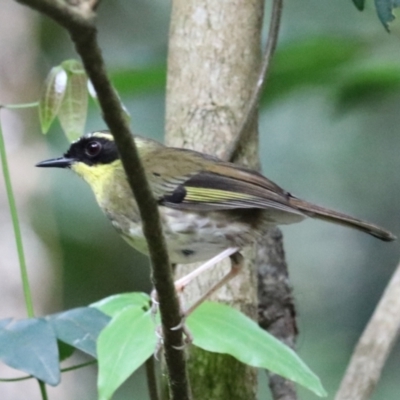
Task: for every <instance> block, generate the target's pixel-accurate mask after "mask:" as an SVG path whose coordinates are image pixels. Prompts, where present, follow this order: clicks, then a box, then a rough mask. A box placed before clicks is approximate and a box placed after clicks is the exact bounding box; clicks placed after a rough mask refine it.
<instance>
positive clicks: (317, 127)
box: [0, 0, 400, 400]
mask: <svg viewBox="0 0 400 400" xmlns="http://www.w3.org/2000/svg"><path fill="white" fill-rule="evenodd" d="M268 7H269V5H267V10H266V12H267V15H268V10H269V8H268ZM169 12H170V5H169V4H168V3H167V2H164V1H161V0H153V1H151V2H149V1H146V0H135V1H126V0H125V1H124V0H113V1H106V0H104V1H103V2H102V4H101V7H100V8H99V18H98V26H99V37H100V44H101V46H102V49H103V52H104V57H105V59H106V61H107V64H108V67H109V69H110V72H111V74H112V79H113V82H114V84H115V86H116V88H117V89H118V90H119V92H120V94H121V96H122V99H123V102H124V103H125V105H126V106H127V107H128V109H129V111H130V113H131V116H132V125H133V128H134V130H135V131H136V132H138V133H140V134H142V135H145V136H149V137H153V138H156V139H159V140H162V137H163V123H164V99H165V89H164V86H165V64H166V56H167V38H168V23H169ZM283 15H284V16H283V24H282V29H281V36H280V41H279V45H278V51H277V54H276V58H275V60H274V64H273V70H272V74H271V76H270V80H269V82H268V85H267V91H266V93H265V95H264V97H263V102H262V107H261V112H260V142H261V144H260V158H261V160H262V165H263V172H264V174H265V175H267V176H268V177H269V178H271V179H272V180H273V181H275V182H277V183H278V184H280V185H281V186H283V187H284V188H285V189H287V190H289V191H291V192H292V193H294V194H295V195H297V196H299V197H302V198H305V199H307V200H309V201H312V202H315V203H318V204H321V205H325V206H329V207H332V208H336V209H338V210H340V211H343V212H347V213H349V214H352V215H355V216H358V217H360V218H365V219H368V220H370V221H371V222H375V223H377V224H379V225H382V226H384V227H386V228H388V229H390V230H392V231H393V232H394V233H396V234H399V233H400V218H399V216H400V206H399V201H398V199H399V198H400V180H399V179H398V171H400V157H399V156H398V149H400V135H399V134H398V132H397V131H398V126H399V125H400V112H399V109H400V107H399V106H400V52H399V35H397V33H396V32H395V33H392V34H390V35H389V34H387V33H386V32H385V30H384V28H383V27H382V25H381V24H380V22H379V21H378V19H377V17H376V15H375V12H374V10H373V8H372V5H371V4H370V3H367V9H366V10H365V11H364V12H363V13H359V12H358V11H357V10H356V8H355V7H354V6H353V4H352V3H351V1H350V0H337V1H335V2H330V1H326V0H325V1H321V0H303V1H301V2H297V1H292V2H287V4H286V5H285V8H284V13H283ZM30 17H31V18H37V16H34V14H33V13H32V15H30ZM266 20H268V16H267V18H266ZM266 27H267V26H266ZM35 29H36V33H35V34H36V36H35V41H36V43H37V45H38V46H39V51H38V56H37V59H36V61H35V68H36V69H37V70H38V71H39V76H40V79H41V80H43V79H44V77H45V76H46V74H47V73H48V71H49V69H50V68H51V67H52V66H53V65H55V64H59V63H60V62H61V61H63V60H64V59H66V58H72V57H76V56H75V53H74V51H73V48H72V45H71V43H70V41H69V40H68V38H67V36H66V34H65V33H64V31H62V30H61V29H60V28H58V27H57V26H56V25H55V24H54V23H52V22H51V21H49V20H47V19H42V18H37V19H36V22H35ZM264 30H265V31H266V30H267V29H264ZM264 36H265V34H264ZM264 40H265V37H264ZM34 96H36V97H34V98H33V99H30V100H35V99H36V98H37V96H38V92H36V94H35V95H34ZM22 99H23V100H22ZM25 100H26V99H25V98H24V96H23V94H21V102H22V101H25ZM2 101H3V102H6V101H7V100H5V99H2ZM22 114H23V113H21V118H22V117H24V116H25V114H24V115H22ZM26 124H27V128H26V129H25V133H24V137H23V139H22V146H25V147H24V151H27V152H29V151H32V152H33V151H34V149H35V147H34V146H32V143H35V142H43V141H45V142H46V143H47V147H48V150H47V153H48V154H47V155H46V154H44V152H42V153H41V154H37V153H36V154H35V153H33V154H31V155H30V156H29V157H27V158H26V159H25V161H24V159H23V160H22V161H21V162H20V163H19V164H18V167H17V168H18V169H20V171H21V173H24V171H27V170H29V169H31V168H33V165H32V164H33V162H35V161H40V160H41V159H43V158H46V157H47V156H48V157H54V156H58V155H60V154H61V153H63V152H64V151H65V150H66V148H67V147H68V143H67V141H66V139H65V138H64V137H63V135H62V134H61V130H60V128H59V125H58V123H57V124H55V126H54V127H53V128H52V129H51V131H50V134H49V135H47V136H46V137H43V136H41V134H40V129H39V125H38V121H37V119H36V116H32V115H31V116H30V118H29V119H27V120H26ZM104 127H105V125H104V123H103V121H102V120H101V117H100V115H99V111H98V110H97V109H96V108H95V107H94V106H92V107H91V109H90V115H89V119H88V123H87V130H88V131H90V130H93V129H99V128H100V129H102V128H104ZM12 156H13V153H11V154H10V157H12ZM12 172H13V173H15V174H17V173H18V171H17V170H15V168H14V170H13V171H12ZM36 176H38V179H37V180H36V187H35V192H34V193H33V194H32V193H31V194H30V196H29V201H28V207H29V213H30V214H29V215H30V219H31V222H32V224H33V227H34V231H35V232H36V233H37V235H38V236H39V237H40V239H41V240H42V241H43V242H44V244H45V245H46V249H47V251H48V254H49V256H50V259H51V263H50V264H51V265H54V268H55V271H56V273H57V274H58V275H57V276H58V279H57V280H56V282H58V284H57V285H55V286H54V287H52V288H50V290H52V291H53V293H54V296H55V297H57V296H60V294H61V296H62V306H61V307H62V309H67V308H71V307H76V306H80V305H86V304H88V303H90V302H93V301H96V300H98V299H100V298H102V297H105V296H107V295H110V294H113V293H118V292H123V291H133V290H142V291H148V290H149V289H150V283H149V268H148V262H147V259H146V258H145V257H143V256H142V255H140V254H138V253H136V252H135V251H134V250H132V249H131V248H129V247H128V246H127V245H126V244H125V242H124V241H122V240H121V239H120V238H119V237H118V235H117V234H116V232H114V230H113V228H112V227H111V225H110V224H109V223H108V221H107V220H106V219H105V217H104V216H103V215H102V213H101V211H100V210H99V208H98V207H97V205H96V204H95V201H94V198H93V195H92V193H91V192H90V191H89V188H88V187H87V186H86V185H85V184H84V183H83V182H82V181H80V180H79V179H77V178H76V177H75V176H73V175H72V174H71V173H68V172H66V171H60V170H54V171H52V170H50V171H48V170H46V171H45V170H40V171H39V172H36ZM283 231H284V235H285V248H286V255H287V260H288V264H289V267H290V273H291V281H292V285H293V287H294V294H295V298H296V303H297V307H298V322H299V327H300V336H299V339H298V346H297V348H298V351H299V353H300V355H301V357H303V359H304V360H305V361H306V362H307V363H308V365H309V366H310V367H311V368H312V369H313V370H314V371H315V372H316V373H317V374H318V375H319V376H320V377H321V379H322V382H323V384H324V385H325V387H326V389H327V390H328V392H329V394H330V396H329V398H332V396H333V394H334V393H335V391H336V389H337V387H338V384H339V382H340V379H341V376H342V374H343V372H344V368H345V366H346V364H347V362H348V359H349V356H350V354H351V352H352V349H353V346H354V344H355V342H356V340H357V338H358V337H359V335H360V333H361V331H362V329H363V327H364V326H365V324H366V322H367V321H368V318H369V317H370V315H371V313H372V311H373V309H374V307H375V305H376V303H377V301H378V299H379V298H380V296H381V294H382V291H383V289H384V287H385V285H386V283H387V281H388V279H389V277H390V275H391V273H392V271H393V270H394V268H395V266H396V263H397V262H398V259H399V253H400V252H399V244H398V243H394V244H387V243H382V242H379V241H377V240H375V239H373V238H371V237H368V236H367V235H363V234H361V233H359V232H355V231H352V230H347V229H345V228H342V227H338V226H333V225H330V224H325V223H322V222H318V221H311V220H310V221H307V222H304V223H302V224H299V225H295V226H289V227H285V228H284V229H283ZM9 234H10V235H12V233H11V232H10V233H9ZM28 264H29V260H28ZM32 273H34V272H32ZM0 277H1V271H0ZM55 304H57V305H55ZM58 307H60V305H59V303H57V302H56V303H54V304H49V305H48V308H47V309H46V311H47V312H53V311H57V309H58ZM10 316H12V315H10ZM1 317H5V316H1ZM399 356H400V348H399V346H397V347H396V348H395V349H394V350H393V352H392V354H391V356H390V359H389V361H388V364H387V365H386V367H385V370H384V372H383V376H382V380H381V381H380V383H379V385H378V388H377V390H376V391H375V393H374V395H373V397H372V398H373V399H375V400H380V399H385V400H395V399H398V398H399V392H400V384H399V380H398V379H399V373H400V361H399ZM63 382H65V385H68V388H69V389H68V390H69V393H68V396H67V398H69V399H77V400H78V399H87V400H91V399H95V398H96V391H95V373H94V370H90V369H87V370H84V371H78V372H71V373H68V374H66V375H65V376H64V377H63ZM3 385H4V384H0V393H1V390H2V388H1V387H2V386H3ZM62 387H63V385H61V387H60V388H56V389H53V390H52V391H51V392H50V398H52V395H54V396H56V394H57V393H60V391H62V390H63V388H62ZM64 387H65V386H64ZM35 398H36V397H35ZM37 398H39V397H37ZM53 398H55V397H53ZM128 398H129V399H135V400H139V399H146V398H147V393H146V387H145V382H144V379H143V373H142V372H141V371H140V372H139V373H137V374H136V375H135V376H134V378H133V379H131V380H130V381H129V382H128V383H127V384H126V385H124V387H123V388H121V389H120V390H119V391H118V393H117V395H116V396H115V399H118V400H124V399H128ZM261 398H262V399H268V398H269V394H268V389H267V381H266V377H265V375H264V374H261V375H260V399H261ZM301 398H302V399H315V398H316V397H315V396H314V395H312V394H311V393H309V392H306V391H301ZM10 399H11V398H10ZM5 400H8V399H5Z"/></svg>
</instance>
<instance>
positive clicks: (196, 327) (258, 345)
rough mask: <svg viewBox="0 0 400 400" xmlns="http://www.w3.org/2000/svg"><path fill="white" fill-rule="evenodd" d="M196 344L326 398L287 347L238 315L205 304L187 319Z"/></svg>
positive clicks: (323, 391)
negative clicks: (266, 370)
mask: <svg viewBox="0 0 400 400" xmlns="http://www.w3.org/2000/svg"><path fill="white" fill-rule="evenodd" d="M187 326H188V328H189V330H190V331H191V333H192V335H193V338H194V341H193V344H194V345H196V346H198V347H200V348H202V349H204V350H208V351H212V352H215V353H224V354H230V355H231V356H233V357H235V358H236V359H238V360H239V361H241V362H243V363H245V364H248V365H251V366H253V367H258V368H265V369H268V370H269V371H271V372H273V373H276V374H278V375H281V376H283V377H285V378H288V379H290V380H292V381H294V382H297V383H299V384H300V385H302V386H304V387H306V388H307V389H309V390H311V391H313V392H314V393H316V394H317V395H319V396H326V392H325V390H324V388H323V387H322V385H321V382H320V380H319V378H318V377H317V376H316V375H315V374H314V373H313V372H312V371H311V370H310V369H309V368H308V367H307V365H306V364H305V363H304V362H303V361H302V360H301V359H300V357H299V356H298V355H297V354H296V353H295V352H294V351H293V350H292V349H290V348H289V347H288V346H286V345H284V344H283V343H282V342H280V341H279V340H278V339H276V338H275V337H274V336H272V335H270V334H269V333H268V332H266V331H264V330H263V329H261V328H260V327H259V326H258V325H257V324H256V323H255V322H254V321H253V320H251V319H250V318H248V317H246V316H245V315H244V314H242V313H240V312H239V311H237V310H235V309H233V308H231V307H228V306H227V305H224V304H220V303H212V302H205V303H203V304H201V305H200V306H199V307H198V308H197V309H196V310H195V311H194V312H193V314H191V315H189V317H188V319H187Z"/></svg>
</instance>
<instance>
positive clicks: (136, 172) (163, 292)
mask: <svg viewBox="0 0 400 400" xmlns="http://www.w3.org/2000/svg"><path fill="white" fill-rule="evenodd" d="M17 1H18V2H19V3H22V4H25V5H27V6H29V7H31V8H33V9H36V10H37V11H40V12H42V13H43V14H45V15H47V16H49V17H50V18H52V19H54V20H55V21H56V22H58V23H59V24H60V25H61V26H63V27H64V28H65V29H67V30H68V32H69V34H70V36H71V38H72V40H73V42H74V43H75V48H76V50H77V52H78V53H79V55H80V56H81V58H82V62H83V65H84V66H85V69H86V72H87V74H88V76H89V79H90V80H91V82H92V84H93V87H94V88H95V90H96V92H97V97H98V100H99V103H100V106H101V109H102V112H103V118H104V120H105V122H106V123H107V125H108V127H109V128H110V130H111V132H112V134H113V136H114V138H115V143H116V145H117V148H118V152H119V154H120V157H121V161H122V164H123V166H124V169H125V172H126V176H127V178H128V181H129V185H130V187H131V189H132V192H133V194H134V196H135V199H136V201H137V204H138V207H139V211H140V215H141V218H142V221H143V232H144V235H145V237H146V240H147V243H148V247H149V253H150V259H151V264H152V279H153V283H154V287H155V289H156V291H157V294H158V299H159V301H160V313H161V321H162V327H163V336H164V344H165V346H164V349H165V358H166V364H167V369H168V374H169V384H170V391H171V398H172V399H173V400H177V399H179V400H186V399H189V397H190V395H189V385H188V379H187V373H186V363H185V358H184V356H185V355H184V352H183V351H181V350H176V349H175V348H179V347H181V346H182V344H183V340H182V331H181V330H171V328H172V327H174V326H177V325H179V324H180V320H181V317H180V311H179V304H178V299H177V296H176V293H175V289H174V285H173V280H172V274H171V267H170V263H169V258H168V253H167V250H166V245H165V240H164V237H163V234H162V229H161V222H160V217H159V214H158V210H157V205H156V201H155V199H154V197H153V195H152V192H151V190H150V187H149V185H148V182H147V180H146V177H145V172H144V170H143V166H142V164H141V162H140V159H139V155H138V151H137V148H136V146H135V143H134V141H133V136H132V133H131V131H130V129H129V126H128V124H127V123H126V121H125V119H124V114H123V110H122V107H121V103H120V101H119V99H118V96H117V94H116V92H115V91H114V89H113V87H112V85H111V83H110V81H109V79H108V77H107V73H106V68H105V64H104V60H103V57H102V54H101V50H100V48H99V46H98V43H97V30H96V26H95V24H94V13H93V12H92V11H91V10H88V8H87V4H89V3H88V2H87V1H84V0H80V1H78V0H75V1H74V2H73V3H74V5H70V3H72V2H71V1H70V0H69V2H68V4H67V3H66V2H64V1H62V0H55V1H51V0H17ZM92 3H93V2H92ZM93 4H94V5H95V4H96V2H94V3H93ZM174 347H175V348H174Z"/></svg>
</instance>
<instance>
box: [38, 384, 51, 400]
mask: <svg viewBox="0 0 400 400" xmlns="http://www.w3.org/2000/svg"><path fill="white" fill-rule="evenodd" d="M38 383H39V387H40V393H41V395H42V399H43V400H48V399H49V398H48V396H47V391H46V385H45V383H44V382H43V381H40V380H38Z"/></svg>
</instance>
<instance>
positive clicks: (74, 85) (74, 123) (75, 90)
mask: <svg viewBox="0 0 400 400" xmlns="http://www.w3.org/2000/svg"><path fill="white" fill-rule="evenodd" d="M61 65H62V67H63V68H64V71H65V72H66V73H67V75H68V84H67V88H66V90H65V94H64V98H63V101H62V103H61V107H60V110H59V112H58V118H59V120H60V123H61V126H62V128H63V130H64V132H65V135H66V136H67V138H68V140H69V141H71V142H72V141H74V140H76V139H78V138H79V137H80V136H82V135H83V133H84V130H85V123H86V116H87V109H88V89H87V81H88V79H87V76H86V73H85V71H84V69H83V67H82V65H81V63H80V62H78V61H76V60H68V61H64V62H63V63H62V64H61Z"/></svg>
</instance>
